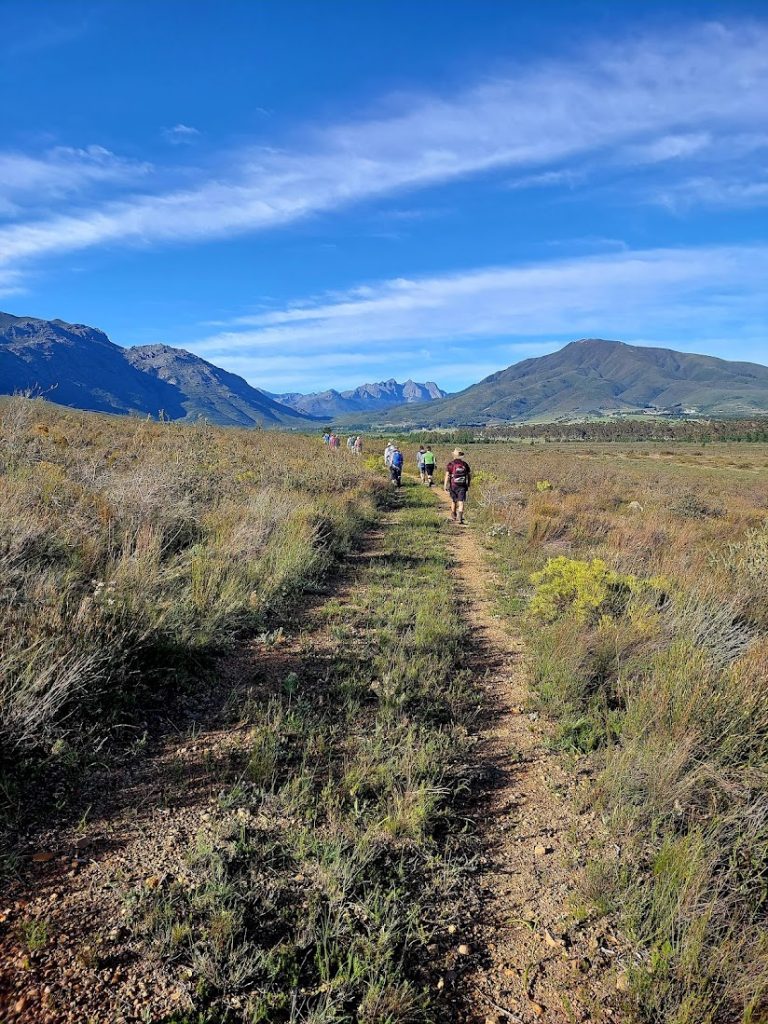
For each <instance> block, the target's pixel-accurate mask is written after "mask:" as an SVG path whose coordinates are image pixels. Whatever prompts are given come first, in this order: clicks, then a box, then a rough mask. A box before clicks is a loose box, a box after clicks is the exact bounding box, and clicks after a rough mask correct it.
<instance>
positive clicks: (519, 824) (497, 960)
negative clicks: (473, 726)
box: [436, 489, 621, 1024]
mask: <svg viewBox="0 0 768 1024" xmlns="http://www.w3.org/2000/svg"><path fill="white" fill-rule="evenodd" d="M436 493H437V495H438V497H439V499H440V500H441V501H442V502H444V503H445V505H446V506H448V507H450V501H449V499H448V496H447V495H446V494H445V493H444V492H443V491H442V490H441V489H438V490H436ZM453 528H454V530H455V537H454V541H453V552H454V555H455V572H456V574H457V576H458V578H459V580H460V581H461V589H462V592H463V597H464V602H465V613H466V616H467V618H468V620H469V623H470V625H471V628H472V634H473V638H474V644H475V651H474V655H473V657H474V658H475V661H474V665H475V667H476V668H477V670H478V672H479V673H481V674H483V675H484V681H483V685H484V689H485V693H486V713H485V718H484V720H483V722H482V723H481V726H480V735H479V741H480V746H479V757H480V759H481V761H482V764H483V768H484V770H485V773H486V779H487V783H486V791H485V794H484V797H483V798H482V799H481V803H480V806H479V808H478V813H477V821H478V829H479V834H480V838H481V841H482V844H483V847H484V850H485V855H486V856H485V863H484V865H483V868H482V874H481V879H480V885H481V889H482V909H481V914H480V921H479V922H476V928H475V941H476V944H477V950H478V953H479V955H480V957H481V961H480V962H479V963H478V965H477V968H476V970H475V971H474V972H473V974H472V975H471V976H470V977H469V989H468V993H467V995H468V1005H469V1006H470V1007H471V1014H472V1015H471V1017H470V1020H472V1021H478V1022H480V1021H482V1022H499V1024H500V1022H504V1021H535V1020H544V1021H551V1022H561V1021H562V1022H568V1024H574V1022H585V1021H596V1022H598V1021H617V1020H620V1019H621V1018H620V1015H619V1014H618V1012H617V1011H616V1010H615V1008H614V1007H612V1006H611V1003H615V1002H616V1000H615V995H616V989H615V980H614V979H613V978H612V977H610V974H611V972H612V970H613V968H614V966H615V962H616V960H617V957H618V952H617V940H616V938H615V937H614V936H613V935H612V934H611V933H610V930H609V929H607V928H606V927H605V926H603V927H602V928H590V927H588V926H587V925H585V926H583V927H574V924H573V919H572V916H571V915H570V914H569V907H568V906H567V900H568V896H569V893H570V892H572V889H573V880H574V874H575V872H577V871H578V870H579V869H580V867H582V866H583V865H584V863H585V860H586V858H587V855H588V843H589V839H590V836H591V835H592V834H593V832H594V827H595V822H594V816H593V815H590V814H588V813H587V814H580V813H579V812H578V810H577V801H576V799H575V797H576V795H577V789H578V783H579V779H578V778H577V777H576V772H577V771H578V769H575V770H574V773H570V774H569V773H567V772H566V771H565V770H564V768H563V765H562V759H561V757H560V756H559V755H558V754H555V753H552V752H551V751H550V750H549V749H548V745H547V739H548V728H547V725H546V723H544V722H543V721H542V720H540V718H539V716H538V714H537V713H536V712H535V711H531V710H530V698H531V694H530V691H529V687H528V682H527V672H526V665H525V659H524V649H523V644H522V641H521V640H519V639H515V638H514V637H512V636H511V635H510V634H509V633H508V632H507V631H506V629H505V628H504V625H503V621H502V619H501V617H500V616H499V615H498V614H496V613H495V611H494V606H493V597H492V595H493V593H494V591H495V590H496V589H498V583H497V581H496V579H495V577H494V574H493V572H492V570H491V569H490V567H489V566H488V563H487V560H486V559H485V557H484V556H483V553H482V552H481V549H480V545H479V543H478V540H477V536H476V533H475V531H474V530H473V529H472V528H471V526H470V527H466V526H465V527H462V526H459V525H456V526H454V527H453ZM582 781H583V780H582Z"/></svg>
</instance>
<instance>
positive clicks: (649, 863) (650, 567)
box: [439, 443, 768, 1024]
mask: <svg viewBox="0 0 768 1024" xmlns="http://www.w3.org/2000/svg"><path fill="white" fill-rule="evenodd" d="M466 450H467V456H468V459H469V461H470V462H471V464H472V466H473V468H474V469H475V471H476V474H477V475H476V483H475V487H474V489H473V492H472V505H471V508H470V518H471V520H474V522H475V524H476V525H480V526H482V528H483V532H484V533H485V535H486V543H487V546H488V550H489V556H490V557H491V558H492V559H493V560H494V562H495V563H496V565H497V567H498V569H499V571H500V573H501V577H502V579H503V589H502V593H501V594H500V595H499V603H500V605H501V606H502V607H503V609H504V611H505V613H506V614H507V615H508V616H509V617H510V620H511V621H512V622H513V623H514V626H515V628H516V629H519V630H520V631H521V632H522V633H523V635H524V636H525V638H526V642H527V645H528V650H529V659H530V664H531V671H532V675H533V679H534V684H535V692H536V700H537V702H538V704H539V706H540V707H541V708H542V709H544V710H546V712H547V713H548V714H549V715H550V716H552V719H553V720H554V722H555V723H556V731H555V740H554V742H556V743H557V745H558V746H559V747H560V748H561V749H562V751H563V755H564V756H565V757H567V758H574V759H580V758H589V759H590V760H591V761H592V762H593V763H594V764H595V765H596V766H597V767H598V768H599V774H598V775H597V782H596V783H595V785H594V786H593V787H592V790H591V793H590V796H589V799H590V801H591V802H592V803H593V805H594V806H595V807H596V808H597V809H598V810H599V811H600V812H601V814H602V816H603V818H604V820H605V822H606V823H607V824H608V828H609V835H610V842H609V843H608V844H607V845H605V846H604V847H603V848H597V849H595V851H594V857H593V860H592V862H591V864H590V866H589V867H588V869H587V870H586V872H585V873H584V874H583V877H581V878H580V879H579V880H578V882H576V883H575V884H574V891H573V894H572V911H573V913H574V914H575V915H577V916H578V915H579V914H585V913H594V912H595V911H596V910H597V911H598V912H604V913H617V914H618V915H619V917H620V920H621V923H622V926H623V929H624V931H625V934H626V935H627V936H628V938H629V940H630V942H631V943H632V946H633V950H634V957H633V965H632V967H631V969H630V971H629V975H628V978H627V979H626V987H627V999H628V1001H629V1003H630V1005H631V1007H632V1010H633V1014H634V1016H635V1017H636V1018H637V1019H639V1020H642V1021H653V1022H658V1024H662V1022H664V1024H670V1022H674V1024H704V1022H711V1024H715V1022H718V1024H721V1022H737V1021H741V1022H757V1021H765V1020H768V942H767V941H766V930H765V926H766V923H767V921H766V910H767V899H768V788H767V785H766V784H767V783H768V702H766V689H767V688H768V636H767V635H766V631H767V630H768V475H766V470H767V469H768V447H766V446H765V445H755V444H753V445H749V446H748V447H747V446H744V447H741V446H739V445H736V444H731V445H728V444H723V445H717V444H715V445H707V446H704V447H701V448H698V447H696V446H695V445H694V446H691V445H684V446H679V447H675V446H674V445H673V446H669V447H666V446H663V445H662V446H659V445H657V444H654V445H641V444H623V445H618V444H611V445H603V446H600V445H575V444H568V445H563V446H558V445H554V444H536V445H531V444H525V443H522V444H520V443H518V444H507V445H504V444H498V445H478V446H470V447H467V449H466ZM439 455H440V459H441V461H442V458H443V457H444V456H445V455H446V452H445V451H442V450H441V451H440V452H439Z"/></svg>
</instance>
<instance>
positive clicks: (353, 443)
mask: <svg viewBox="0 0 768 1024" xmlns="http://www.w3.org/2000/svg"><path fill="white" fill-rule="evenodd" d="M323 444H327V445H328V447H329V448H330V449H332V450H335V449H337V448H340V447H341V438H340V437H339V435H338V434H329V433H328V432H326V433H325V434H323ZM347 449H348V451H350V452H354V453H355V455H361V454H362V451H363V439H362V437H360V435H359V434H358V435H357V437H353V436H350V437H348V438H347Z"/></svg>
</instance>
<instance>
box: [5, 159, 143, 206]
mask: <svg viewBox="0 0 768 1024" xmlns="http://www.w3.org/2000/svg"><path fill="white" fill-rule="evenodd" d="M151 170H152V165H151V164H149V163H146V162H144V161H138V160H130V159H127V158H126V157H121V156H117V155H116V154H115V153H112V152H110V151H109V150H108V149H105V148H104V147H103V146H86V147H84V148H81V149H78V148H74V147H71V146H56V147H54V148H53V149H49V150H48V151H47V152H46V153H44V154H43V155H42V156H28V155H26V154H24V153H18V152H8V151H6V152H0V210H2V209H3V206H4V205H5V204H7V205H8V208H9V209H10V210H12V211H17V210H18V207H17V206H16V205H15V203H13V202H12V200H14V199H15V200H19V201H21V200H23V199H25V198H26V197H29V196H34V197H35V198H36V199H37V200H45V201H50V200H51V199H54V198H60V197H62V196H65V195H68V194H71V193H75V192H82V191H84V190H85V189H87V188H89V187H90V186H92V185H94V184H96V183H104V182H117V183H124V182H131V183H135V182H136V181H137V180H138V179H140V178H143V177H145V176H146V175H147V174H149V172H150V171H151Z"/></svg>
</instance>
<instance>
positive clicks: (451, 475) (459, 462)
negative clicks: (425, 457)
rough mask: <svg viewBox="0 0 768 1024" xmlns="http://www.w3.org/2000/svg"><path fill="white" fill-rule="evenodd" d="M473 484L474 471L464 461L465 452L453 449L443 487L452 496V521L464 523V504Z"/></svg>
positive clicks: (446, 468)
mask: <svg viewBox="0 0 768 1024" xmlns="http://www.w3.org/2000/svg"><path fill="white" fill-rule="evenodd" d="M471 482H472V471H471V470H470V468H469V463H468V462H465V461H464V452H463V451H461V450H460V449H459V448H454V449H453V458H452V459H451V461H450V462H449V463H448V465H447V466H446V467H445V481H444V483H443V486H444V487H445V490H446V491H447V492H448V494H450V496H451V519H453V520H454V522H455V521H458V522H459V523H462V524H463V523H464V502H465V501H466V500H467V491H468V490H469V485H470V483H471Z"/></svg>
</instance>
